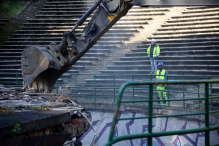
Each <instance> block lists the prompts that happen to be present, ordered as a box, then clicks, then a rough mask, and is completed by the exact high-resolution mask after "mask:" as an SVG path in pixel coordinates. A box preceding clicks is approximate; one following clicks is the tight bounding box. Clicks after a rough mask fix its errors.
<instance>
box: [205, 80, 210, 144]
mask: <svg viewBox="0 0 219 146" xmlns="http://www.w3.org/2000/svg"><path fill="white" fill-rule="evenodd" d="M205 113H206V114H205V127H207V128H208V129H209V83H205ZM205 145H206V146H207V145H210V137H209V130H207V131H206V132H205Z"/></svg>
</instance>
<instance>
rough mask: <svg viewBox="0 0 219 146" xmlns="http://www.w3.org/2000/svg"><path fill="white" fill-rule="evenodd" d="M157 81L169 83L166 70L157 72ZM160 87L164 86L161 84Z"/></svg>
mask: <svg viewBox="0 0 219 146" xmlns="http://www.w3.org/2000/svg"><path fill="white" fill-rule="evenodd" d="M156 74H157V75H156V81H167V75H168V73H167V71H166V70H165V69H163V70H162V71H160V70H157V73H156ZM159 85H162V84H159Z"/></svg>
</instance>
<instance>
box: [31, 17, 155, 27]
mask: <svg viewBox="0 0 219 146" xmlns="http://www.w3.org/2000/svg"><path fill="white" fill-rule="evenodd" d="M79 19H80V17H78V18H72V19H71V18H70V19H47V18H45V19H27V21H28V23H39V24H42V23H49V24H51V23H52V24H62V25H63V24H64V26H66V25H71V26H72V27H73V26H74V25H75V24H76V22H77V21H78V20H79ZM146 20H152V18H149V17H139V18H136V19H133V17H132V18H131V17H124V18H122V19H120V20H119V21H118V22H116V24H115V25H126V24H127V25H134V24H148V23H147V21H146ZM88 21H89V19H87V20H85V22H84V23H83V25H86V24H88ZM65 23H67V24H66V25H65Z"/></svg>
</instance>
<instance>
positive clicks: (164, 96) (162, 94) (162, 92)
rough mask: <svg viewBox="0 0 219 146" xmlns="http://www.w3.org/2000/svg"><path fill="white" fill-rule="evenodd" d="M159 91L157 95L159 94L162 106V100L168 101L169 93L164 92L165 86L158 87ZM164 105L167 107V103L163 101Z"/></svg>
mask: <svg viewBox="0 0 219 146" xmlns="http://www.w3.org/2000/svg"><path fill="white" fill-rule="evenodd" d="M157 90H159V91H157V93H158V97H159V98H160V100H161V101H160V104H162V100H163V99H165V100H167V92H165V91H164V90H165V86H161V85H159V86H157ZM163 103H164V105H166V101H163Z"/></svg>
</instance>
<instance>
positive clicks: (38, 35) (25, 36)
mask: <svg viewBox="0 0 219 146" xmlns="http://www.w3.org/2000/svg"><path fill="white" fill-rule="evenodd" d="M12 36H13V38H29V39H32V38H34V39H35V38H45V37H46V38H57V37H59V38H60V40H61V39H62V38H63V33H56V34H13V35H12ZM75 36H77V37H80V35H77V34H76V35H75ZM125 36H126V37H125ZM125 36H124V34H123V33H117V34H116V36H115V34H113V33H106V34H104V36H103V37H101V39H110V38H114V37H115V38H116V37H117V38H120V39H124V38H127V37H130V36H133V34H132V33H126V34H125Z"/></svg>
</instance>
